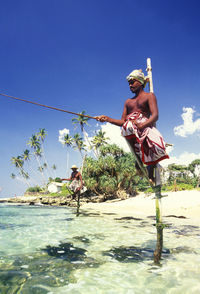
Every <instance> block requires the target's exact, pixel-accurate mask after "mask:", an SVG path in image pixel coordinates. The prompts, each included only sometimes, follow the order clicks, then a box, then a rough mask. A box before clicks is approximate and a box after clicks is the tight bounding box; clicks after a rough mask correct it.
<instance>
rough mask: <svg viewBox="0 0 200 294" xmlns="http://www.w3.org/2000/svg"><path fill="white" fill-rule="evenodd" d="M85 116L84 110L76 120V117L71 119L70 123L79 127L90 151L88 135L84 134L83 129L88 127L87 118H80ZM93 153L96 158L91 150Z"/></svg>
mask: <svg viewBox="0 0 200 294" xmlns="http://www.w3.org/2000/svg"><path fill="white" fill-rule="evenodd" d="M85 114H86V113H85V110H83V111H82V112H80V115H79V116H78V118H76V117H75V118H72V123H73V124H77V125H80V128H81V132H82V133H83V137H84V140H85V141H87V143H88V145H89V146H90V149H91V150H93V148H92V145H91V142H90V140H89V138H88V133H87V132H86V130H85V127H84V126H85V125H89V124H88V120H89V118H88V117H84V116H82V115H85ZM93 152H94V155H95V156H96V157H97V154H96V152H95V150H93Z"/></svg>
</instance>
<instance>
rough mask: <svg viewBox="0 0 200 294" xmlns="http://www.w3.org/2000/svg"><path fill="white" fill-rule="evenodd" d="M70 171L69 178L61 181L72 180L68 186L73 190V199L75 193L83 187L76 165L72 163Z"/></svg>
mask: <svg viewBox="0 0 200 294" xmlns="http://www.w3.org/2000/svg"><path fill="white" fill-rule="evenodd" d="M71 169H72V173H71V176H70V178H68V179H61V181H72V182H71V184H70V185H69V188H70V189H71V190H72V191H73V192H74V194H73V195H72V199H75V197H76V194H77V193H78V192H79V191H80V190H81V189H82V188H83V180H82V176H81V173H80V172H78V170H77V169H78V167H77V166H76V165H72V167H71Z"/></svg>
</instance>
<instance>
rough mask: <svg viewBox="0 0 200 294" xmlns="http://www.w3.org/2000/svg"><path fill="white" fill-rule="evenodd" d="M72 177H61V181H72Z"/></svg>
mask: <svg viewBox="0 0 200 294" xmlns="http://www.w3.org/2000/svg"><path fill="white" fill-rule="evenodd" d="M71 180H72V177H70V178H69V179H61V181H71Z"/></svg>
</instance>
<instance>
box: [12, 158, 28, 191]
mask: <svg viewBox="0 0 200 294" xmlns="http://www.w3.org/2000/svg"><path fill="white" fill-rule="evenodd" d="M11 162H12V164H14V165H15V167H16V168H17V169H19V173H20V174H21V175H22V177H24V178H25V181H26V184H27V185H28V186H29V187H30V184H29V182H28V181H27V179H29V177H28V176H27V172H25V171H24V169H23V165H24V161H23V159H22V157H21V156H17V157H12V158H11Z"/></svg>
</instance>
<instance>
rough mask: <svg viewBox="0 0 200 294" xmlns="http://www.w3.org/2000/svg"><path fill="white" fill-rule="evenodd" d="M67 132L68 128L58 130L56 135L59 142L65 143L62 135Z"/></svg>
mask: <svg viewBox="0 0 200 294" xmlns="http://www.w3.org/2000/svg"><path fill="white" fill-rule="evenodd" d="M67 134H69V130H68V129H63V130H59V137H58V141H59V142H60V143H61V144H63V145H64V144H65V141H64V137H65V135H67Z"/></svg>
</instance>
